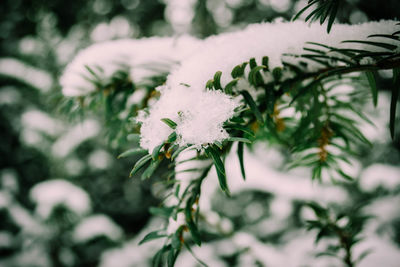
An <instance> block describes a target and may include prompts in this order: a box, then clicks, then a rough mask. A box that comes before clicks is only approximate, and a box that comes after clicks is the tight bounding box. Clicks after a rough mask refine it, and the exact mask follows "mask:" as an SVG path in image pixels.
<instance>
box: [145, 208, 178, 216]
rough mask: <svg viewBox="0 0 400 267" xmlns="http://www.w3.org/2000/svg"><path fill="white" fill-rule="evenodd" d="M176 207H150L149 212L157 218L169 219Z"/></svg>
mask: <svg viewBox="0 0 400 267" xmlns="http://www.w3.org/2000/svg"><path fill="white" fill-rule="evenodd" d="M173 210H174V207H150V209H149V212H150V213H151V214H153V215H155V216H160V217H165V218H169V217H170V216H171V214H172V212H173Z"/></svg>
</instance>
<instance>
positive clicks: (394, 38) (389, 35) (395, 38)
mask: <svg viewBox="0 0 400 267" xmlns="http://www.w3.org/2000/svg"><path fill="white" fill-rule="evenodd" d="M371 37H381V38H388V39H392V40H396V41H400V39H399V37H397V36H394V35H391V34H372V35H369V36H368V38H371Z"/></svg>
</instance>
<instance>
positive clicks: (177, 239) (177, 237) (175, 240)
mask: <svg viewBox="0 0 400 267" xmlns="http://www.w3.org/2000/svg"><path fill="white" fill-rule="evenodd" d="M182 231H183V226H180V227H179V228H178V230H176V232H175V233H174V234H173V235H172V239H171V245H172V247H173V248H174V249H180V248H181V246H182V243H181V236H182Z"/></svg>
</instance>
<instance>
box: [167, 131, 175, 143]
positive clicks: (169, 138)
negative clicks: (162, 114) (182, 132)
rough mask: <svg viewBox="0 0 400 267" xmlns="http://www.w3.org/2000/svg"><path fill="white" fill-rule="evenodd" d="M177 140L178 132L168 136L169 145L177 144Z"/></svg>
mask: <svg viewBox="0 0 400 267" xmlns="http://www.w3.org/2000/svg"><path fill="white" fill-rule="evenodd" d="M176 138H177V134H176V132H173V133H171V134H170V135H169V136H168V139H167V143H173V142H175V141H176Z"/></svg>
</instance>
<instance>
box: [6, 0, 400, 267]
mask: <svg viewBox="0 0 400 267" xmlns="http://www.w3.org/2000/svg"><path fill="white" fill-rule="evenodd" d="M305 5H306V1H295V0H293V1H291V0H225V1H224V0H142V1H140V0H117V1H111V0H88V1H60V0H53V1H43V0H30V1H27V0H2V1H1V3H0V14H2V15H1V18H0V137H1V139H0V266H107V267H112V266H147V265H148V264H149V263H150V261H151V256H152V254H154V252H155V251H156V250H155V249H154V248H153V247H146V246H144V247H142V248H138V247H137V242H138V240H140V238H141V237H142V236H143V234H144V233H145V232H146V231H148V230H149V229H150V228H152V227H153V226H154V225H159V224H161V223H163V222H162V220H161V219H155V218H154V217H153V216H152V215H150V213H149V211H148V210H149V208H150V207H151V206H158V205H159V204H160V202H161V199H160V195H159V194H158V187H157V183H155V182H156V181H157V177H155V178H153V179H150V180H148V181H145V182H141V181H140V179H130V178H128V174H129V171H130V169H131V167H132V165H133V163H134V160H133V159H131V158H129V159H117V155H118V154H119V153H121V152H122V151H123V149H124V147H121V146H119V145H118V144H115V143H113V142H112V140H111V141H110V140H109V139H108V138H107V134H108V133H107V131H108V129H107V126H105V124H104V118H103V117H102V115H101V114H99V115H96V114H86V115H85V116H82V117H78V118H77V117H74V118H71V117H70V116H69V115H68V114H66V113H64V112H62V110H61V109H60V105H61V103H62V96H61V92H60V86H59V83H58V80H59V77H60V75H61V73H62V71H63V69H64V67H65V66H66V64H67V63H68V62H70V61H71V60H72V59H73V57H74V55H76V53H77V52H78V51H79V50H80V49H82V48H85V47H87V46H89V45H90V44H92V43H95V42H101V41H106V40H113V39H119V38H142V37H149V36H176V35H183V34H190V35H193V36H196V37H199V38H204V37H207V36H210V35H213V34H218V33H221V32H227V31H233V30H237V29H242V28H243V27H245V26H246V25H248V24H250V23H257V22H262V21H267V22H271V21H274V20H289V19H290V18H291V17H292V16H293V15H294V14H295V13H296V12H298V11H299V10H300V9H301V8H302V7H304V6H305ZM399 10H400V2H399V1H396V0H386V1H384V2H382V1H375V0H370V1H362V0H347V1H343V5H342V8H341V10H340V11H339V15H338V18H337V21H339V22H342V23H352V24H354V23H360V22H365V21H368V20H380V19H394V18H397V19H398V18H399V16H400V14H399V12H400V11H399ZM271 38H273V37H271ZM277 45H279V44H277ZM380 74H381V77H380V78H379V79H378V83H379V85H380V88H381V89H382V90H383V91H384V90H387V91H389V90H390V83H389V81H390V77H389V76H388V75H390V74H388V73H387V72H381V73H380ZM380 101H381V103H380V106H379V107H380V108H379V109H378V110H374V109H372V108H371V110H370V111H369V113H370V114H371V116H373V117H374V118H375V121H377V122H378V123H377V124H378V126H377V127H375V128H373V127H372V128H373V129H372V128H371V129H370V131H372V134H371V137H372V141H373V148H364V150H362V149H361V151H362V155H363V159H362V160H360V162H359V166H360V167H359V169H358V171H357V172H356V176H357V182H356V183H355V184H351V185H349V184H347V185H343V186H341V189H340V190H341V192H351V194H350V195H351V197H348V202H349V203H354V201H361V200H365V199H369V201H371V202H372V206H370V208H369V211H370V212H371V213H372V214H373V215H375V216H377V217H378V218H383V219H380V221H379V220H378V221H379V222H380V224H379V226H377V227H375V228H374V231H375V230H376V231H377V230H379V231H381V232H379V236H384V240H386V241H387V243H384V244H385V245H387V244H390V245H387V246H388V247H385V245H382V246H383V248H384V249H386V250H387V251H389V252H390V253H389V256H388V257H389V258H390V257H391V258H390V259H396V257H397V259H399V260H400V257H399V254H398V253H399V251H398V249H399V246H400V210H399V209H398V207H399V204H400V197H399V193H400V171H399V170H400V169H399V168H398V166H399V163H400V138H399V135H398V134H397V138H396V139H395V141H392V140H391V139H390V135H389V133H388V130H387V120H388V103H389V100H388V99H387V97H386V96H385V94H384V93H382V97H381V99H380ZM125 148H126V147H125ZM255 153H257V151H256V152H255ZM259 153H262V152H259ZM262 155H263V158H264V160H263V165H260V166H264V167H265V166H267V168H269V169H268V170H270V171H269V172H268V170H267V169H266V170H265V172H266V173H268V175H269V176H273V177H275V178H274V179H273V180H272V182H271V183H270V184H269V186H268V187H266V188H259V190H255V188H257V185H255V186H254V187H251V186H249V187H248V188H247V189H246V190H237V193H236V194H235V196H234V197H233V198H231V199H225V198H224V197H223V196H222V195H219V194H216V195H215V196H214V199H213V203H214V204H213V209H214V210H215V211H216V214H218V215H219V216H220V217H221V218H226V220H220V221H221V225H219V226H220V227H221V229H222V230H221V231H222V232H230V233H232V232H236V233H240V234H239V235H237V236H232V234H231V235H230V237H229V238H231V239H229V240H230V241H229V242H230V243H231V244H235V245H234V246H233V247H232V245H231V246H229V245H227V244H224V243H223V242H224V239H219V237H218V236H217V235H215V233H214V234H213V233H209V234H208V235H206V238H207V240H209V241H210V242H214V244H217V245H215V246H216V247H218V248H225V250H224V249H222V250H217V251H215V250H214V251H213V250H212V247H211V248H208V249H209V250H211V251H206V250H207V247H206V249H205V250H203V251H198V253H199V254H200V255H203V256H204V257H203V258H202V259H203V260H204V261H206V262H207V259H209V260H210V261H211V262H212V263H211V264H210V266H268V265H266V264H265V261H266V262H268V259H267V260H265V261H264V260H263V259H262V256H261V255H262V254H263V252H262V251H263V250H261V252H260V253H258V254H257V253H256V252H254V251H256V249H253V250H254V251H253V254H251V253H250V254H251V255H252V258H251V257H250V258H249V256H248V255H249V252H248V251H249V250H251V247H254V246H256V245H257V244H259V243H260V244H268V249H272V248H277V251H272V252H271V250H268V249H266V248H265V247H264V252H265V251H269V252H268V253H270V254H268V253H267V254H268V255H275V257H277V258H275V259H273V260H272V262H270V263H271V264H272V265H270V266H281V265H279V255H280V254H279V253H278V251H279V246H282V244H283V243H285V242H286V243H287V241H288V240H296V239H297V237H298V236H297V235H298V233H299V232H297V231H298V230H295V229H300V228H301V227H302V226H304V225H303V223H302V216H303V215H302V209H301V201H302V199H301V198H302V197H304V198H307V192H308V191H307V190H309V187H307V186H305V187H302V185H304V183H301V185H300V187H299V188H302V190H305V191H304V192H305V193H304V194H296V193H293V192H294V191H296V188H293V189H290V182H287V183H285V182H282V181H286V180H285V179H286V178H285V175H286V174H282V173H280V172H279V170H273V171H271V169H272V166H273V165H274V166H279V165H282V164H283V162H282V161H283V157H280V156H279V153H278V152H276V153H275V152H274V151H272V152H269V154H267V155H264V154H262ZM277 163H279V164H277ZM260 166H258V165H254V166H253V168H261V167H260ZM268 166H270V167H268ZM280 175H283V176H282V177H283V178H281V176H280ZM228 178H229V177H228ZM280 179H281V180H280ZM289 180H290V179H289ZM289 180H287V181H289ZM304 181H305V182H309V180H304ZM297 185H299V184H297ZM277 194H280V195H282V194H283V195H285V194H287V195H289V197H288V198H289V199H290V201H289V202H287V201H286V202H285V201H281V199H280V198H277V197H274V196H275V195H277ZM293 195H294V197H292V196H293ZM338 195H340V193H338ZM291 197H292V198H291ZM339 198H340V197H339ZM273 200H275V201H273ZM287 203H289V204H287ZM288 205H289V207H288ZM374 205H375V206H374ZM371 207H373V208H371ZM379 216H380V217H379ZM274 218H277V219H274ZM217 221H218V220H217ZM282 222H284V224H283V225H282ZM382 225H383V226H382ZM290 233H292V234H290ZM225 241H226V240H225ZM218 242H220V243H218ZM226 242H228V241H226ZM229 242H228V243H229ZM297 242H298V244H297V246H298V247H301V246H302V243H301V242H306V241H304V240H303V239H300V241H297ZM307 242H308V241H307ZM376 242H378V243H376ZM376 242H375V243H374V242H372V243H371V245H373V244H380V243H379V242H380V241H376ZM311 243H312V242H311ZM382 244H383V243H382ZM260 246H261V248H262V245H260ZM380 246H381V245H380ZM298 247H296V244H294V243H291V244H290V246H286V247H285V249H284V250H282V251H285V252H287V253H294V254H296V253H295V251H297V248H298ZM249 248H250V249H249ZM275 252H276V253H275ZM274 253H275V254H274ZM296 255H297V254H296ZM280 256H284V255H280ZM185 257H186V258H185ZM257 257H258V258H257ZM271 257H272V256H271ZM371 257H372V256H371ZM185 260H186V262H185ZM270 260H271V259H270ZM365 261H368V258H366V260H365ZM370 262H371V261H370ZM399 262H400V261H399ZM274 263H275V265H274ZM196 264H198V263H196V262H195V261H194V262H193V261H192V258H189V257H188V256H187V255H183V260H181V261H180V262H178V265H177V266H196ZM276 264H278V265H276ZM282 266H283V265H282ZM293 266H297V265H293ZM299 266H300V265H299ZM310 266H312V265H310ZM319 266H322V265H319ZM334 266H336V265H334ZM366 266H367V265H366ZM368 266H376V265H368Z"/></svg>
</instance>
